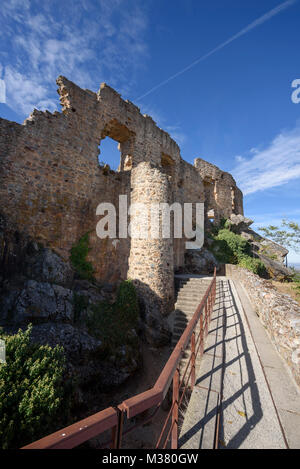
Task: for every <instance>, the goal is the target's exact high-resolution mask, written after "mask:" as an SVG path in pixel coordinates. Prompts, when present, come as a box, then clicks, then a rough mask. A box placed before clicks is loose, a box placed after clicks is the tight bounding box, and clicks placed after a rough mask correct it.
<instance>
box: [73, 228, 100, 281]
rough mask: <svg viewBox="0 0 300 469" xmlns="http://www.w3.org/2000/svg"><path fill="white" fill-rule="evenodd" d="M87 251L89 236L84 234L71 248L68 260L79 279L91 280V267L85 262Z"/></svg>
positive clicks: (92, 270) (92, 272)
mask: <svg viewBox="0 0 300 469" xmlns="http://www.w3.org/2000/svg"><path fill="white" fill-rule="evenodd" d="M89 250H90V248H89V234H88V233H86V234H85V235H84V236H82V237H81V238H80V240H79V241H78V243H77V244H76V245H75V246H73V247H72V248H71V256H70V260H71V264H72V266H73V267H74V269H75V270H76V272H77V273H78V275H79V276H80V277H81V278H83V279H86V280H93V278H94V277H93V274H94V269H93V266H92V264H91V263H90V262H88V261H87V260H86V256H87V255H88V252H89Z"/></svg>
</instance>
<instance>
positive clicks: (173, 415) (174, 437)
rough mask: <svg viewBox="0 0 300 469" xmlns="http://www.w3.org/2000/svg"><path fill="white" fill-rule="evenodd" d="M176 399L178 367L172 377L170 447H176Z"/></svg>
mask: <svg viewBox="0 0 300 469" xmlns="http://www.w3.org/2000/svg"><path fill="white" fill-rule="evenodd" d="M178 401H179V369H178V368H177V369H176V371H175V374H174V377H173V412H172V427H173V428H172V436H171V449H177V447H178Z"/></svg>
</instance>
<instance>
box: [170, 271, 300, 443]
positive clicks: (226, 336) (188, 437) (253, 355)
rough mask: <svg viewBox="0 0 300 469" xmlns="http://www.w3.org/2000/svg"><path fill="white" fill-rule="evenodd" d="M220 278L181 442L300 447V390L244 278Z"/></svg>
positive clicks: (181, 433)
mask: <svg viewBox="0 0 300 469" xmlns="http://www.w3.org/2000/svg"><path fill="white" fill-rule="evenodd" d="M217 281H218V285H217V297H216V304H215V308H214V312H213V315H212V320H211V324H210V329H209V334H208V336H207V340H206V344H205V353H204V356H203V359H202V361H201V365H200V369H199V370H198V373H197V380H196V386H195V388H194V390H193V393H192V396H191V399H190V402H189V404H188V407H187V409H186V413H185V417H184V422H183V425H182V428H181V432H180V439H179V447H181V448H186V449H187V448H191V449H198V448H214V447H218V448H220V449H222V448H224V449H225V448H234V449H238V448H248V449H252V448H253V449H254V448H260V449H281V448H282V449H284V448H288V447H290V448H300V394H299V390H298V388H297V387H296V385H295V384H294V382H293V380H292V378H291V376H290V374H289V372H288V370H287V369H286V367H285V364H284V363H283V361H282V359H281V357H280V356H279V355H278V354H277V352H276V350H275V348H274V346H273V344H272V343H271V341H270V339H269V337H268V335H267V333H266V331H265V329H264V327H263V326H262V324H261V323H260V321H259V319H258V317H257V316H256V314H255V313H254V311H253V309H252V307H251V304H250V302H249V299H248V298H247V295H246V293H245V291H244V290H243V288H242V287H241V285H240V284H239V282H234V281H233V280H230V279H228V278H226V277H218V278H217ZM218 420H219V422H220V425H219V432H218V433H217V431H216V428H217V427H218V426H217V422H218Z"/></svg>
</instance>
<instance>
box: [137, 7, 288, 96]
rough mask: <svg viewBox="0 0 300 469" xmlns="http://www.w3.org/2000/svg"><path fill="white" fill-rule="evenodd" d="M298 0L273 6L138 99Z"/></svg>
mask: <svg viewBox="0 0 300 469" xmlns="http://www.w3.org/2000/svg"><path fill="white" fill-rule="evenodd" d="M296 1H297V0H287V1H285V2H283V3H281V4H280V5H278V6H277V7H275V8H272V10H270V11H268V12H267V13H265V14H264V15H262V16H260V17H259V18H257V19H256V20H255V21H253V22H252V23H250V24H249V25H248V26H246V27H245V28H243V29H242V30H241V31H239V32H238V33H237V34H235V35H234V36H231V37H230V38H229V39H227V40H226V41H224V42H222V43H221V44H219V45H218V46H217V47H215V48H214V49H212V50H211V51H210V52H208V53H207V54H205V55H203V56H202V57H199V58H198V59H196V60H194V62H192V63H190V64H189V65H187V66H186V67H185V68H183V69H182V70H179V71H178V72H176V73H175V74H174V75H171V76H170V77H169V78H167V79H166V80H163V81H161V82H160V83H158V84H157V85H156V86H154V87H153V88H151V89H150V90H148V91H147V92H146V93H144V94H142V95H141V96H139V97H138V98H137V99H136V101H139V100H141V99H142V98H145V97H146V96H148V95H149V94H150V93H153V91H156V90H158V89H159V88H161V87H162V86H164V85H166V84H167V83H169V82H170V81H171V80H174V78H177V77H179V76H180V75H182V74H183V73H185V72H187V71H188V70H190V69H191V68H193V67H195V65H197V64H199V63H200V62H203V60H205V59H207V58H208V57H210V56H211V55H213V54H215V53H216V52H218V51H219V50H221V49H223V48H224V47H226V46H228V44H230V43H231V42H233V41H235V40H236V39H238V38H240V37H241V36H244V35H245V34H247V33H248V32H250V31H252V30H253V29H255V28H257V27H258V26H260V25H261V24H263V23H265V22H266V21H269V20H270V19H271V18H273V16H275V15H278V14H279V13H281V12H282V11H283V10H285V9H286V8H288V7H290V6H291V5H293V4H294V3H296Z"/></svg>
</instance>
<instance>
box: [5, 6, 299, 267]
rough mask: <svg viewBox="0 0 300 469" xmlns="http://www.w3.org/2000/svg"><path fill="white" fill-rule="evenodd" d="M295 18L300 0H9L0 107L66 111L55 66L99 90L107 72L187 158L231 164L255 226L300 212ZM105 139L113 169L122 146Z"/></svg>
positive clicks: (105, 155)
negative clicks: (3, 99)
mask: <svg viewBox="0 0 300 469" xmlns="http://www.w3.org/2000/svg"><path fill="white" fill-rule="evenodd" d="M299 23H300V1H299V0H298V1H297V0H295V1H294V0H289V1H280V0H260V1H257V0H243V1H238V0H185V1H183V0H182V1H179V0H172V1H170V0H145V1H139V0H80V1H79V0H60V1H57V0H51V1H49V0H47V1H46V0H39V1H36V0H6V1H5V2H3V4H2V5H1V11H0V39H1V42H0V79H2V80H4V81H5V84H6V103H5V104H4V103H2V104H0V116H1V117H5V118H7V119H10V120H15V121H17V122H22V121H23V120H24V119H25V117H26V116H27V115H29V113H30V112H31V111H32V109H33V108H34V107H36V108H38V109H48V110H50V111H53V110H55V109H59V107H60V106H59V100H58V95H57V93H56V83H55V79H56V77H57V76H58V75H60V74H62V75H65V76H66V77H67V78H69V79H70V80H72V81H74V82H76V83H77V84H78V85H79V86H81V87H83V88H89V89H91V90H93V91H97V90H98V89H99V84H100V83H101V82H103V81H105V82H107V83H108V84H109V85H110V86H112V87H114V88H115V89H117V90H118V91H119V92H120V93H121V94H122V96H123V97H124V98H125V99H130V100H131V101H133V102H135V103H136V104H138V105H139V107H140V108H141V111H142V112H143V113H147V114H149V115H151V116H152V117H153V118H154V120H155V121H156V122H157V123H158V125H159V126H160V127H162V128H164V129H165V130H167V131H168V132H169V133H170V134H171V136H172V137H173V138H174V139H175V140H176V141H177V142H178V144H179V145H180V147H181V154H182V157H183V158H184V159H185V160H187V161H189V162H191V163H192V162H193V159H194V158H195V157H201V158H204V159H206V160H208V161H210V162H212V163H214V164H216V165H217V166H219V167H220V168H222V169H224V170H226V171H229V172H231V173H232V174H233V175H234V177H235V179H236V180H237V183H238V185H239V187H241V189H242V190H243V192H244V195H245V196H244V203H245V214H246V215H247V216H249V217H251V218H252V219H254V220H255V225H253V226H254V228H257V227H258V226H260V225H265V224H269V223H272V224H278V223H279V222H280V220H281V219H282V218H283V217H286V218H289V219H292V220H296V221H298V222H299V221H300V204H299V200H300V191H299V183H300V103H299V104H295V103H293V102H292V100H291V94H292V92H293V89H292V87H291V84H292V81H293V80H295V79H300V60H299V59H300V57H299V30H300V27H299V26H300V24H299ZM249 25H250V26H249ZM239 33H240V34H239ZM199 59H200V60H199ZM191 64H194V65H193V66H191V67H190V68H189V66H190V65H191ZM185 69H186V70H185ZM183 70H185V71H184V72H183V73H181V74H178V72H181V71H183ZM177 74H178V75H177ZM174 75H177V76H175V77H174V78H173V79H170V77H172V76H174ZM163 82H166V83H165V84H162V85H161V86H160V84H161V83H163ZM157 86H158V87H157ZM156 87H157V88H156ZM153 88H155V89H154V90H153V91H151V92H149V91H150V90H152V89H153ZM142 96H143V97H142ZM141 97H142V98H141ZM100 148H101V156H100V159H101V160H103V161H106V162H111V163H112V164H111V165H112V167H115V166H116V154H117V150H116V144H115V143H114V142H113V148H112V145H111V142H109V141H108V139H106V140H104V141H103V142H102V143H101V147H100ZM289 260H290V261H291V262H300V255H298V256H297V255H296V254H295V253H291V254H290V256H289Z"/></svg>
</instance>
